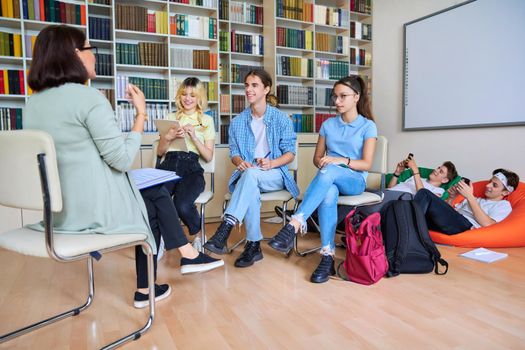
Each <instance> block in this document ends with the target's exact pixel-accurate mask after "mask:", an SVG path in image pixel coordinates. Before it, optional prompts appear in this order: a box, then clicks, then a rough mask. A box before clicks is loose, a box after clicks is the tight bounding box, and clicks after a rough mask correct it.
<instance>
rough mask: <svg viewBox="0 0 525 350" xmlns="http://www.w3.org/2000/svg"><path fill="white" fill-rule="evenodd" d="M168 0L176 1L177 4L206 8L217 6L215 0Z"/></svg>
mask: <svg viewBox="0 0 525 350" xmlns="http://www.w3.org/2000/svg"><path fill="white" fill-rule="evenodd" d="M170 2H176V3H179V4H186V5H193V6H202V7H206V8H209V7H211V8H214V7H216V6H217V0H170Z"/></svg>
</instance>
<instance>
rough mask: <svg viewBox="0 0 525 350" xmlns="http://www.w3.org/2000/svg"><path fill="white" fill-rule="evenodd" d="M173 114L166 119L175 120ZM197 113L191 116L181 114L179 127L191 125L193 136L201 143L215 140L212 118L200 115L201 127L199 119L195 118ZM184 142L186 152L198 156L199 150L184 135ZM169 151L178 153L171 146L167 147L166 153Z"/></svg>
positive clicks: (188, 137) (187, 136) (189, 138)
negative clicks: (193, 131) (193, 130)
mask: <svg viewBox="0 0 525 350" xmlns="http://www.w3.org/2000/svg"><path fill="white" fill-rule="evenodd" d="M175 115H176V114H175V113H170V114H168V116H167V117H166V119H168V120H177V119H176V117H175ZM197 116H198V112H195V113H193V114H191V115H187V114H182V117H181V118H180V119H179V123H180V125H181V126H184V125H186V124H191V125H193V127H194V128H195V135H197V138H198V139H199V141H201V142H202V143H205V142H206V141H208V140H215V127H214V125H213V118H212V117H210V116H209V115H207V114H202V116H201V120H202V125H200V124H199V119H198V118H197ZM184 141H185V142H186V147H187V148H188V151H190V152H194V153H197V154H199V155H200V153H199V150H198V149H197V147H196V146H195V143H193V140H192V139H191V137H190V136H189V135H186V136H185V137H184ZM171 151H180V149H177V148H176V147H173V146H172V145H170V146H169V148H168V152H171Z"/></svg>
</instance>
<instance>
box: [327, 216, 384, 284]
mask: <svg viewBox="0 0 525 350" xmlns="http://www.w3.org/2000/svg"><path fill="white" fill-rule="evenodd" d="M345 232H346V259H345V261H344V262H343V263H341V264H344V267H345V270H346V275H347V276H348V278H345V277H343V276H341V274H340V273H339V270H340V267H341V264H339V267H338V269H337V270H338V274H339V277H341V278H343V279H348V280H350V281H352V282H356V283H360V284H365V285H370V284H374V283H376V282H377V281H379V280H380V279H381V278H382V277H383V276H384V275H385V274H386V272H387V271H388V260H387V259H386V254H385V246H384V245H383V237H382V235H381V216H380V215H379V213H373V214H370V215H368V216H367V217H364V216H363V215H362V214H360V213H356V211H355V210H352V211H351V212H350V213H348V215H347V216H346V218H345Z"/></svg>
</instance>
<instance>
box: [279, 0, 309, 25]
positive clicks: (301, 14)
mask: <svg viewBox="0 0 525 350" xmlns="http://www.w3.org/2000/svg"><path fill="white" fill-rule="evenodd" d="M276 5H277V9H276V13H277V17H281V18H288V19H294V20H297V21H303V22H313V14H314V5H313V4H312V3H307V2H304V1H297V0H277V4H276Z"/></svg>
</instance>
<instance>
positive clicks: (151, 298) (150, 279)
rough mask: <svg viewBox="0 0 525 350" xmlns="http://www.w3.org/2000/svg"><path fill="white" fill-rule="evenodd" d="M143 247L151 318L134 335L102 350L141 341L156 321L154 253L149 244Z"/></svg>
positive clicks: (145, 243) (143, 243) (143, 244)
mask: <svg viewBox="0 0 525 350" xmlns="http://www.w3.org/2000/svg"><path fill="white" fill-rule="evenodd" d="M140 245H141V246H142V249H144V251H145V252H146V256H147V258H148V289H149V317H148V320H147V321H146V324H144V326H143V327H142V328H140V329H138V330H136V331H134V332H133V333H130V334H128V335H127V336H125V337H122V338H120V339H118V340H116V341H114V342H113V343H111V344H108V345H106V346H104V347H102V348H101V349H102V350H107V349H114V348H116V347H118V346H121V345H122V344H124V343H126V342H128V341H130V340H137V339H139V338H140V337H141V336H142V334H144V333H146V332H147V331H148V330H149V329H150V328H151V325H152V324H153V320H154V319H155V273H154V271H153V251H152V249H151V246H150V245H149V243H147V242H142V243H141V244H140Z"/></svg>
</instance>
